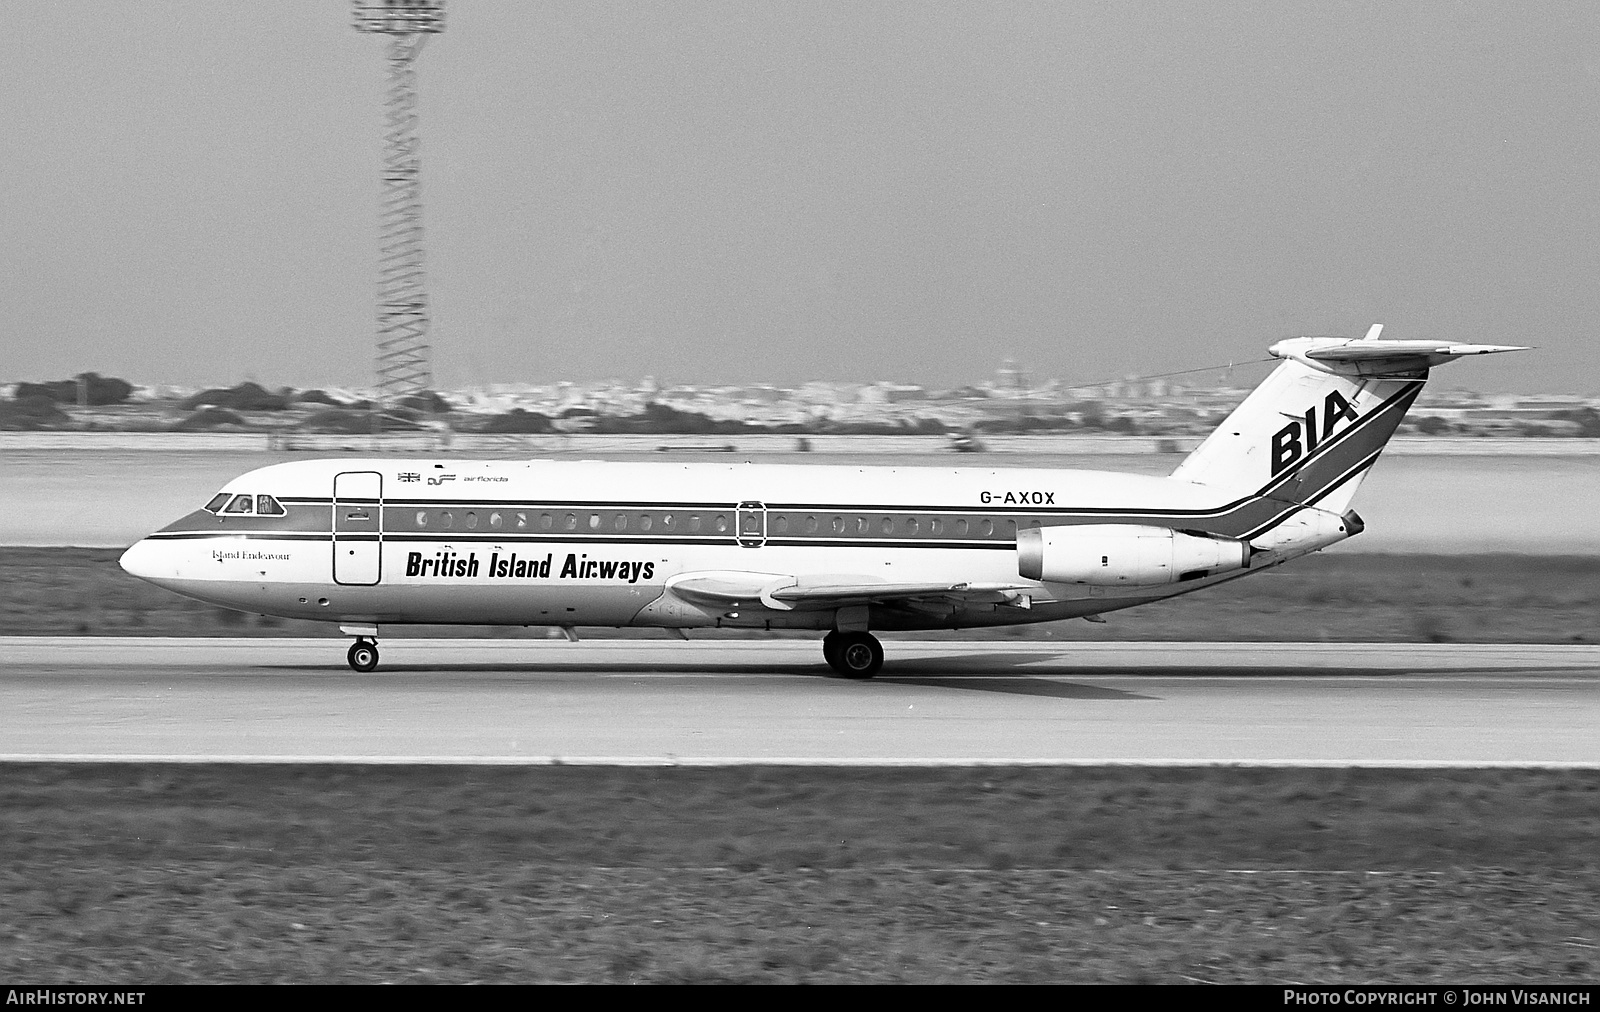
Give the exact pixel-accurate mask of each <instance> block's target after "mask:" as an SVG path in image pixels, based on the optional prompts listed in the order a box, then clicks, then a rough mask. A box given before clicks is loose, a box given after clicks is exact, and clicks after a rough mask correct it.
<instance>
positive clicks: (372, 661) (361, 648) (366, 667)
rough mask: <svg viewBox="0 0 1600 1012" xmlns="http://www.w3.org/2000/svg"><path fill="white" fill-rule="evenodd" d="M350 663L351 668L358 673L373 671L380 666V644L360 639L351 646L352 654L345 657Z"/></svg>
mask: <svg viewBox="0 0 1600 1012" xmlns="http://www.w3.org/2000/svg"><path fill="white" fill-rule="evenodd" d="M345 659H346V660H348V661H349V662H350V667H352V668H354V669H355V670H357V671H371V670H372V669H373V668H375V667H377V666H378V643H377V641H376V640H368V639H360V640H356V641H355V643H353V644H351V646H350V652H349V653H348V654H346V655H345Z"/></svg>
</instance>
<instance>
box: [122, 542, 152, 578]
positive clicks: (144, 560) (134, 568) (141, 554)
mask: <svg viewBox="0 0 1600 1012" xmlns="http://www.w3.org/2000/svg"><path fill="white" fill-rule="evenodd" d="M157 554H158V550H157V548H156V546H155V545H152V544H151V543H150V542H149V541H135V542H134V543H133V546H132V547H131V548H129V549H128V550H127V551H126V552H123V553H122V558H120V559H118V560H117V563H118V564H119V565H120V566H122V569H123V572H125V573H127V574H128V575H129V576H137V577H138V578H139V579H141V580H153V579H155V578H156V576H157V575H158V573H157V572H156V555H157Z"/></svg>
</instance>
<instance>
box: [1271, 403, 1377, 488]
mask: <svg viewBox="0 0 1600 1012" xmlns="http://www.w3.org/2000/svg"><path fill="white" fill-rule="evenodd" d="M1304 419H1305V420H1304V421H1301V420H1300V419H1298V418H1297V419H1295V420H1294V421H1292V422H1290V423H1289V424H1288V425H1285V426H1284V427H1283V428H1281V429H1279V430H1278V431H1277V432H1275V433H1273V435H1272V476H1273V477H1274V478H1276V477H1277V476H1278V475H1279V474H1280V473H1281V472H1283V471H1285V470H1287V469H1288V468H1291V467H1293V466H1294V465H1296V464H1298V463H1299V462H1300V460H1301V458H1303V457H1305V456H1307V455H1308V454H1310V453H1312V452H1313V451H1314V450H1316V448H1317V447H1318V446H1321V445H1322V444H1323V443H1325V442H1327V440H1328V438H1329V437H1330V436H1332V435H1333V430H1334V428H1335V427H1336V426H1337V425H1338V424H1339V420H1340V419H1344V420H1345V421H1349V422H1353V421H1355V420H1356V406H1355V405H1354V404H1351V403H1350V402H1349V401H1347V400H1345V399H1344V394H1341V393H1340V392H1339V391H1337V390H1332V391H1329V392H1328V397H1327V399H1326V400H1324V401H1323V402H1322V426H1321V429H1320V430H1319V429H1318V426H1317V406H1316V405H1315V404H1313V405H1311V407H1309V408H1306V413H1305V415H1304Z"/></svg>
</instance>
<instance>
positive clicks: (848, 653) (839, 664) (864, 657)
mask: <svg viewBox="0 0 1600 1012" xmlns="http://www.w3.org/2000/svg"><path fill="white" fill-rule="evenodd" d="M822 656H823V659H824V660H826V661H827V662H828V666H829V667H831V668H832V669H833V670H835V671H837V672H839V674H841V675H843V676H845V677H846V678H871V677H872V676H873V675H875V674H877V673H878V669H879V668H881V667H883V644H881V643H879V642H878V638H877V637H876V636H874V635H872V634H871V633H867V632H838V631H834V632H831V633H829V634H828V635H826V636H824V637H822Z"/></svg>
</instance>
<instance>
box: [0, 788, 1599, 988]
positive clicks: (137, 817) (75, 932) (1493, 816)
mask: <svg viewBox="0 0 1600 1012" xmlns="http://www.w3.org/2000/svg"><path fill="white" fill-rule="evenodd" d="M0 812H3V813H4V815H3V817H0V853H3V854H4V855H5V857H4V861H3V862H0V938H3V939H4V942H3V944H0V975H4V976H6V977H8V978H10V979H15V980H27V981H29V982H39V983H46V982H62V983H67V982H80V981H94V980H105V979H115V980H122V981H128V982H144V983H153V982H166V981H171V982H177V981H322V982H358V981H383V980H391V981H495V982H511V981H655V982H669V981H767V982H783V981H809V982H844V981H863V982H865V981H882V982H889V981H909V982H927V981H1173V982H1177V981H1182V980H1186V979H1194V980H1215V981H1229V982H1270V983H1278V982H1285V981H1317V982H1327V983H1335V982H1341V981H1343V982H1371V981H1374V980H1386V981H1394V982H1409V983H1420V982H1427V981H1447V982H1451V983H1456V984H1460V983H1464V982H1492V981H1498V982H1506V981H1541V982H1552V981H1583V980H1590V981H1592V980H1593V979H1594V978H1595V977H1596V975H1597V974H1600V956H1597V952H1600V950H1597V948H1596V946H1597V945H1600V910H1597V908H1596V907H1595V905H1594V903H1593V897H1594V896H1595V895H1596V891H1597V888H1600V856H1597V852H1596V849H1595V847H1594V841H1595V840H1596V839H1597V838H1600V773H1596V772H1593V771H1588V772H1585V771H1548V770H1493V771H1426V770H1285V769H1242V768H1207V769H1130V768H1087V769H1085V768H1077V769H1060V768H1030V769H1017V768H1010V769H1005V768H1002V769H992V768H991V769H973V768H955V769H906V768H889V769H848V768H842V769H841V768H775V767H743V768H735V769H684V768H676V769H673V768H667V769H663V768H615V767H605V768H598V767H518V768H505V767H393V766H383V767H376V766H369V767H360V766H355V767H352V766H338V767H317V766H175V765H111V764H106V765H93V764H91V765H78V764H73V765H59V764H10V765H5V766H3V767H0Z"/></svg>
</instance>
